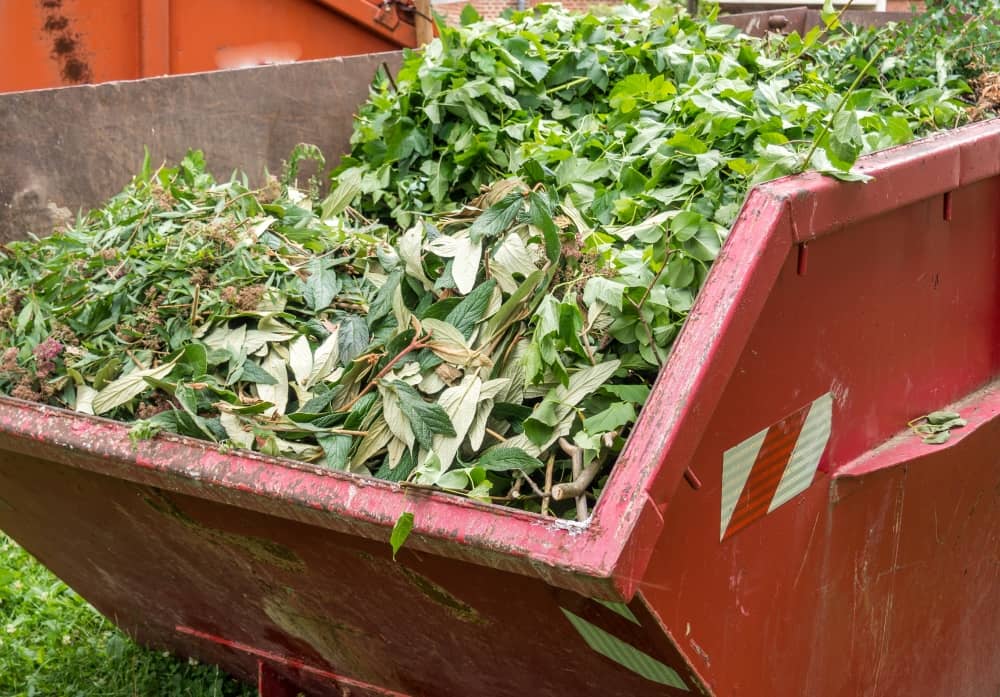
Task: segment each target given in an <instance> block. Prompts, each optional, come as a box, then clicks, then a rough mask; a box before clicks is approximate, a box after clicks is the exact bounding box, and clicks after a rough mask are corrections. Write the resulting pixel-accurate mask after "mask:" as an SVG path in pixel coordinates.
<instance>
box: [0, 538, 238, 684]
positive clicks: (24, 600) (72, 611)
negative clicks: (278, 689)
mask: <svg viewBox="0 0 1000 697" xmlns="http://www.w3.org/2000/svg"><path fill="white" fill-rule="evenodd" d="M256 694H257V693H256V690H254V689H253V688H250V687H248V686H246V685H243V684H242V683H239V682H237V681H235V680H234V679H232V678H230V677H229V676H228V675H226V674H225V673H224V672H223V671H222V670H220V669H219V668H217V667H215V666H205V665H200V664H198V663H196V662H194V661H187V660H179V659H177V658H175V657H173V656H171V655H170V654H168V653H165V652H159V651H151V650H149V649H145V648H143V647H141V646H139V645H138V644H136V643H135V642H133V641H132V640H131V639H129V638H128V637H127V636H126V635H125V634H123V633H122V632H121V631H119V630H118V629H117V628H115V626H114V625H112V624H111V623H110V622H109V621H108V620H106V619H105V618H104V617H103V616H102V615H101V614H100V613H98V612H97V611H96V610H95V609H94V608H92V607H91V606H90V605H88V604H87V603H86V601H84V600H83V599H82V598H81V597H80V596H78V595H77V594H76V593H74V592H73V591H72V590H71V589H70V588H69V587H68V586H67V585H66V584H65V583H63V582H62V581H60V580H59V579H57V578H56V577H55V576H53V575H52V573H50V572H49V571H48V570H47V569H46V568H45V567H43V566H42V565H41V564H39V563H38V562H37V561H35V560H34V559H33V558H32V557H31V556H30V555H29V554H28V553H27V552H25V551H24V550H23V549H21V548H20V547H19V546H18V545H17V544H15V543H14V542H13V541H12V540H11V539H10V538H8V537H6V536H5V535H3V534H0V697H161V696H162V697H244V696H245V697H250V696H252V695H256Z"/></svg>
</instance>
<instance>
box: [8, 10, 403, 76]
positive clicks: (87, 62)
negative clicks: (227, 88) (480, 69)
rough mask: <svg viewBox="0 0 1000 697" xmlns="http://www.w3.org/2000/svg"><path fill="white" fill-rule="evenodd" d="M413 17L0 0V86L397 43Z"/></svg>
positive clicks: (192, 68) (201, 67)
mask: <svg viewBox="0 0 1000 697" xmlns="http://www.w3.org/2000/svg"><path fill="white" fill-rule="evenodd" d="M413 18H414V17H413V12H412V10H410V9H409V7H408V6H407V5H406V4H401V3H395V2H387V3H385V4H380V3H378V2H374V1H373V0H211V1H210V2H206V1H205V0H3V1H0V92H15V91H20V90H29V89H38V88H44V87H58V86H62V85H74V84H82V83H93V82H107V81H110V80H133V79H136V78H141V77H151V76H154V75H167V74H177V73H193V72H201V71H207V70H218V69H221V68H237V67H244V66H250V65H261V64H267V63H284V62H290V61H296V60H308V59H312V58H329V57H333V56H350V55H357V54H362V53H373V52H379V51H388V50H394V49H399V48H401V47H404V46H414V45H415V42H416V34H415V31H414V26H413Z"/></svg>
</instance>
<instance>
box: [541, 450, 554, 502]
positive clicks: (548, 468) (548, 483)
mask: <svg viewBox="0 0 1000 697" xmlns="http://www.w3.org/2000/svg"><path fill="white" fill-rule="evenodd" d="M555 465H556V454H555V453H552V454H551V455H549V461H548V463H547V464H546V465H545V489H544V493H543V495H542V515H548V514H549V495H550V492H551V491H552V469H553V468H554V467H555Z"/></svg>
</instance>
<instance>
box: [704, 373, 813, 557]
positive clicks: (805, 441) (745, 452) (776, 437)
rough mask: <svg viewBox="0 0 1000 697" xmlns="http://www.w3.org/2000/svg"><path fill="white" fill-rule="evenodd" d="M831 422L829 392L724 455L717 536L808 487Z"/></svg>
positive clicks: (724, 535)
mask: <svg viewBox="0 0 1000 697" xmlns="http://www.w3.org/2000/svg"><path fill="white" fill-rule="evenodd" d="M832 421H833V396H832V395H831V394H830V393H829V392H828V393H826V394H825V395H823V396H822V397H820V398H819V399H817V400H815V401H814V402H812V403H811V404H808V405H806V406H805V407H803V408H802V409H799V410H798V411H797V412H795V413H794V414H790V415H788V416H786V417H785V418H784V419H782V420H781V421H779V422H778V423H776V424H773V425H772V426H769V427H768V428H765V429H764V430H762V431H759V432H758V433H755V434H754V435H752V436H750V437H749V438H747V439H746V440H745V441H743V442H742V443H740V444H739V445H735V446H733V447H732V448H730V449H729V450H727V451H726V452H725V453H724V454H723V456H722V521H721V526H720V530H719V539H721V540H724V539H726V538H727V537H731V536H732V535H734V534H736V533H737V532H739V531H740V530H742V529H743V528H745V527H746V526H748V525H749V524H750V523H752V522H754V521H755V520H758V519H759V518H761V517H763V516H765V515H767V514H768V513H770V512H771V511H773V510H774V509H776V508H777V507H778V506H781V505H782V504H784V503H787V502H788V501H790V500H791V499H793V498H794V497H796V496H798V495H799V494H801V493H802V492H803V491H805V490H806V489H808V488H809V485H810V484H812V480H813V477H814V476H815V475H816V468H817V467H818V466H819V460H820V457H821V456H822V455H823V451H824V450H826V444H827V442H828V441H829V440H830V427H831V424H832Z"/></svg>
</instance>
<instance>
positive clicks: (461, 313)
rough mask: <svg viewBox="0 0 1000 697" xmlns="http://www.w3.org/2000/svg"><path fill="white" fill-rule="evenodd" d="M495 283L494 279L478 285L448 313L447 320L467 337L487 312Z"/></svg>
mask: <svg viewBox="0 0 1000 697" xmlns="http://www.w3.org/2000/svg"><path fill="white" fill-rule="evenodd" d="M495 285H496V283H495V282H494V281H486V283H482V284H480V285H478V286H476V288H475V289H474V290H473V291H472V292H471V293H469V294H468V295H466V296H465V297H464V298H462V301H461V302H460V303H458V305H456V306H455V308H454V309H453V310H452V311H451V312H449V313H448V316H447V317H445V321H446V322H447V323H448V324H450V325H452V326H453V327H455V328H456V329H457V330H458V331H459V332H460V333H461V334H462V336H463V337H465V338H466V339H468V338H469V337H471V336H472V332H473V330H475V328H476V325H477V324H478V323H479V322H480V320H482V319H483V315H484V314H486V308H488V307H489V305H490V298H492V297H493V288H494V286H495Z"/></svg>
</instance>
